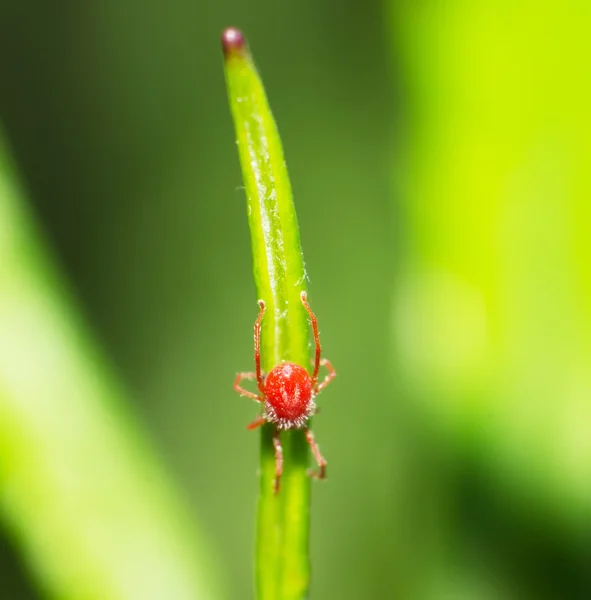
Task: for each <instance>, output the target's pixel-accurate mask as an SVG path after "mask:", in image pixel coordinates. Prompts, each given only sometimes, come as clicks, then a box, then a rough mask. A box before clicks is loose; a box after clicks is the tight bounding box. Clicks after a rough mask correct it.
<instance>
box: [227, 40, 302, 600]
mask: <svg viewBox="0 0 591 600" xmlns="http://www.w3.org/2000/svg"><path fill="white" fill-rule="evenodd" d="M223 49H224V56H225V67H226V69H225V71H226V81H227V86H228V95H229V100H230V107H231V110H232V116H233V118H234V126H235V129H236V136H237V140H238V150H239V155H240V163H241V166H242V174H243V178H244V183H245V187H246V195H247V203H248V219H249V226H250V233H251V238H252V254H253V264H254V278H255V285H256V289H257V294H258V297H259V298H262V299H263V300H264V301H265V302H266V304H267V313H266V314H265V318H264V319H263V323H262V345H261V352H262V367H263V369H264V370H265V371H266V372H269V371H270V370H271V369H272V368H273V367H274V366H275V365H276V364H278V363H279V362H281V361H282V360H289V361H293V362H295V363H297V364H300V365H308V364H309V362H310V350H309V342H308V340H309V324H308V320H307V317H306V314H305V312H304V309H303V307H302V304H301V301H300V292H301V291H302V290H304V289H305V281H306V274H305V270H304V261H303V256H302V250H301V246H300V238H299V231H298V224H297V217H296V213H295V208H294V204H293V199H292V193H291V186H290V183H289V177H288V174H287V169H286V166H285V160H284V157H283V150H282V147H281V141H280V139H279V134H278V133H277V127H276V125H275V121H274V119H273V115H272V114H271V111H270V109H269V105H268V103H267V98H266V95H265V91H264V88H263V85H262V83H261V80H260V78H259V75H258V73H257V71H256V68H255V66H254V64H253V61H252V58H251V55H250V52H249V50H248V48H247V45H246V41H245V39H244V37H243V36H242V34H241V33H240V32H239V31H237V30H235V29H229V30H226V31H225V32H224V36H223ZM255 306H256V305H255V304H254V303H253V317H254V316H255V314H256V312H255ZM272 433H273V431H272V427H270V426H265V427H263V429H262V437H261V439H262V442H261V443H262V446H261V468H262V473H261V479H260V486H261V487H260V497H259V509H258V526H257V543H256V585H257V591H258V596H259V599H260V600H301V599H302V598H305V597H306V595H307V590H308V582H309V571H310V569H309V559H308V537H309V496H310V484H309V479H308V477H307V474H306V472H307V467H308V447H307V443H306V440H305V438H304V434H303V432H302V431H287V432H284V433H282V438H281V439H282V445H283V450H284V473H283V478H282V483H281V492H280V493H279V494H278V495H275V494H274V493H273V480H274V476H275V455H274V450H273V444H272Z"/></svg>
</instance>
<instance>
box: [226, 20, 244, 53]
mask: <svg viewBox="0 0 591 600" xmlns="http://www.w3.org/2000/svg"><path fill="white" fill-rule="evenodd" d="M222 49H223V50H224V56H225V57H226V58H228V57H230V56H232V55H236V54H242V53H243V52H244V50H245V49H246V37H245V36H244V34H243V33H242V31H240V29H238V28H237V27H226V29H224V31H223V32H222Z"/></svg>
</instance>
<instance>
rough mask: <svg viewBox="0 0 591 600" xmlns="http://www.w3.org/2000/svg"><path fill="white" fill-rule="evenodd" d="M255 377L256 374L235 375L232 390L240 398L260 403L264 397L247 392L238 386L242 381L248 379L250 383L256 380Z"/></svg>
mask: <svg viewBox="0 0 591 600" xmlns="http://www.w3.org/2000/svg"><path fill="white" fill-rule="evenodd" d="M256 376H257V375H256V373H238V375H236V379H235V380H234V389H235V390H236V391H237V392H238V393H239V394H240V395H241V396H246V397H248V398H252V399H253V400H256V401H257V402H262V401H263V400H264V399H265V397H264V396H263V395H262V394H255V393H254V392H249V391H248V390H245V389H244V388H243V387H241V386H240V382H241V381H242V380H243V379H250V380H251V381H252V380H253V379H256Z"/></svg>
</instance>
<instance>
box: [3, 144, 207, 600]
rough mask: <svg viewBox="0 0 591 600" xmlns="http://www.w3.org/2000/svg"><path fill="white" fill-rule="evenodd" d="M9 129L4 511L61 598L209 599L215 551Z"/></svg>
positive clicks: (32, 564)
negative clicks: (62, 258)
mask: <svg viewBox="0 0 591 600" xmlns="http://www.w3.org/2000/svg"><path fill="white" fill-rule="evenodd" d="M39 240H40V236H39V232H38V231H37V228H36V227H35V223H34V219H33V218H32V216H31V214H30V212H29V209H28V206H27V203H26V202H25V200H24V199H23V194H22V192H21V190H20V189H19V187H18V185H17V184H16V180H15V177H14V172H13V168H12V166H11V164H10V161H9V158H8V156H7V153H6V152H5V150H4V147H3V144H2V140H1V139H0V516H1V518H2V520H3V524H4V525H5V526H6V527H7V528H8V530H9V531H10V533H11V534H12V536H13V537H14V538H15V541H16V543H17V545H18V547H19V550H20V551H21V553H22V555H23V557H24V559H25V561H26V562H27V563H28V566H29V568H30V570H31V572H32V573H34V574H35V576H36V578H37V582H38V585H39V587H40V588H41V589H42V590H43V591H44V592H45V594H47V595H48V596H50V597H52V598H59V599H62V600H136V599H137V598H142V600H162V599H164V598H170V599H173V598H174V600H196V599H203V600H209V599H211V598H214V597H217V596H218V595H217V594H214V591H213V589H212V586H211V585H210V583H208V582H207V581H206V579H207V576H206V574H205V567H206V565H207V563H208V560H210V559H206V557H207V556H208V553H206V552H205V550H204V549H202V548H201V547H200V546H199V545H198V544H197V543H196V539H195V537H194V534H192V533H191V531H192V530H193V526H192V525H191V524H190V523H189V519H188V511H187V510H186V507H185V506H184V505H182V503H181V502H180V500H179V498H178V496H177V495H176V493H175V492H174V489H173V487H172V485H171V482H170V481H169V478H168V477H167V475H166V473H165V472H164V469H163V468H162V466H161V465H160V464H159V461H158V460H157V459H156V456H155V455H154V453H153V451H152V449H151V448H150V447H149V444H148V443H146V440H145V439H144V436H143V435H142V434H141V432H140V431H138V427H137V425H136V424H135V423H134V421H133V419H132V417H131V416H130V415H129V414H128V413H127V411H126V410H125V408H124V403H123V396H124V394H123V392H122V390H121V388H120V386H119V385H117V383H116V382H115V380H114V378H113V377H112V375H111V373H110V369H109V368H108V366H107V365H106V363H105V360H104V359H103V357H102V356H101V353H100V352H98V350H97V348H96V347H95V345H94V344H93V343H92V342H91V341H90V337H89V336H88V334H87V331H86V328H85V326H84V323H83V322H82V320H81V319H80V316H79V314H78V313H77V311H75V310H74V309H73V308H72V302H71V300H70V299H69V294H68V293H67V291H66V285H65V282H64V281H63V279H62V278H61V277H60V275H59V273H58V272H57V270H56V269H55V268H54V266H53V265H52V264H51V261H50V259H49V258H48V256H47V253H46V251H45V250H44V249H43V245H42V244H41V243H40V241H39Z"/></svg>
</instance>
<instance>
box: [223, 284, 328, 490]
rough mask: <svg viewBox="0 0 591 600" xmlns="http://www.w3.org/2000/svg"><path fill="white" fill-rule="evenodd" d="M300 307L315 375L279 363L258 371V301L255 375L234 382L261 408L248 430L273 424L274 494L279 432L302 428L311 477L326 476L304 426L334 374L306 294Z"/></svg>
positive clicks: (262, 305)
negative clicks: (252, 383)
mask: <svg viewBox="0 0 591 600" xmlns="http://www.w3.org/2000/svg"><path fill="white" fill-rule="evenodd" d="M300 297H301V300H302V304H303V305H304V308H305V309H306V310H307V311H308V315H310V320H311V321H312V331H313V332H314V342H315V344H316V357H315V360H314V372H313V373H312V375H310V374H309V373H308V371H307V370H306V369H304V367H302V366H300V365H296V364H295V363H292V362H282V363H281V364H279V365H276V366H274V367H273V368H272V369H271V372H270V373H269V374H268V375H265V374H264V373H262V372H261V321H262V319H263V315H264V314H265V302H264V301H263V300H259V307H260V312H259V316H258V317H257V320H256V321H255V323H254V362H255V367H256V372H255V373H238V375H237V376H236V381H235V382H234V389H235V390H236V391H237V392H238V393H240V394H241V395H243V396H248V397H249V398H252V399H253V400H256V401H257V402H261V403H262V404H263V406H264V412H263V414H262V415H261V416H260V417H258V418H257V419H255V420H254V421H253V422H252V423H250V425H248V429H256V428H257V427H260V426H261V425H264V424H265V423H272V424H273V425H275V433H274V434H273V444H274V446H275V493H277V492H278V491H279V482H280V481H281V474H282V472H283V450H282V448H281V441H280V440H279V432H280V430H281V429H304V430H305V434H306V440H308V444H310V448H311V449H312V454H314V458H315V459H316V462H317V463H318V471H317V472H313V473H310V475H312V477H316V478H317V479H324V478H325V477H326V460H325V459H324V457H323V456H322V454H320V449H319V448H318V444H317V443H316V441H315V440H314V435H313V434H312V432H311V431H310V429H308V427H306V423H307V421H308V419H309V418H310V417H311V416H312V415H313V414H314V413H315V412H316V404H315V402H314V398H316V396H317V395H318V394H319V393H320V392H321V391H322V390H323V389H324V388H325V387H326V386H327V385H328V384H329V383H330V382H331V381H332V380H333V378H334V377H335V375H336V372H335V370H334V368H333V366H332V365H331V364H330V362H329V361H328V360H326V359H325V358H322V359H321V358H320V339H319V338H318V323H317V321H316V316H315V315H314V313H313V312H312V309H311V308H310V305H309V304H308V301H307V296H306V292H302V293H301V295H300ZM321 365H322V366H324V367H326V368H327V369H328V375H327V376H326V377H325V378H324V380H323V381H321V382H318V371H319V370H320V366H321ZM243 379H250V380H255V379H256V382H257V385H258V388H259V392H260V393H259V394H255V393H253V392H249V391H247V390H245V389H244V388H242V387H241V386H240V382H241V381H242V380H243Z"/></svg>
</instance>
